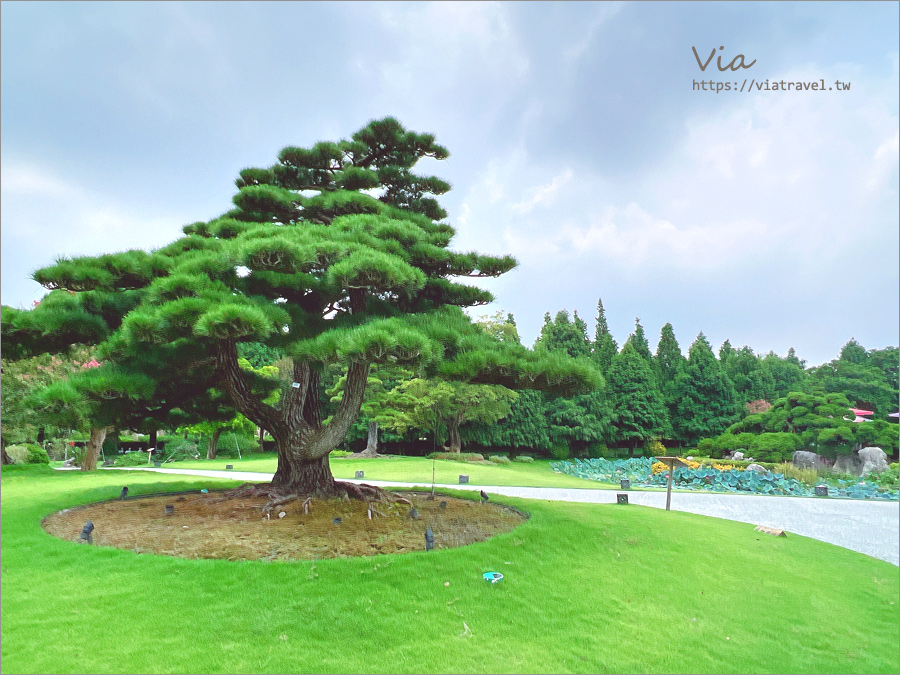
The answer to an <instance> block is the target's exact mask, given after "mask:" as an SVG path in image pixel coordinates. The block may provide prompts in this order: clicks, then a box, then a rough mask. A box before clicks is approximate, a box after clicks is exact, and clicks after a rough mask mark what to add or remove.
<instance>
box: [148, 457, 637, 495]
mask: <svg viewBox="0 0 900 675" xmlns="http://www.w3.org/2000/svg"><path fill="white" fill-rule="evenodd" d="M329 463H330V464H331V471H332V473H333V474H334V476H335V478H353V477H354V476H355V475H356V472H357V471H364V472H365V478H366V479H367V480H389V481H404V482H415V483H419V484H420V485H431V470H432V463H433V464H434V475H435V482H436V483H443V484H445V485H448V484H449V485H457V484H459V475H460V474H465V475H467V476H468V477H469V484H470V485H515V486H521V487H558V488H583V489H586V490H596V489H612V488H618V487H619V486H618V485H613V484H612V483H600V482H597V481H591V480H585V479H583V478H576V477H575V476H567V475H565V474H561V473H555V472H554V471H552V470H551V469H550V467H549V464H550V461H549V460H535V461H534V462H532V463H530V464H526V463H524V462H511V463H509V464H503V465H498V464H490V465H488V464H470V463H468V462H451V461H446V460H434V461H433V462H432V460H430V459H426V458H424V457H399V456H396V455H392V456H389V457H382V458H378V459H349V458H345V457H332V458H330V462H329ZM226 464H231V465H233V466H234V470H235V471H258V472H262V473H275V468H276V467H277V465H278V459H277V457H276V456H275V454H274V453H272V454H271V455H266V456H264V457H260V456H259V455H250V456H249V457H248V458H247V459H240V460H238V459H214V460H197V461H189V462H170V463H169V464H165V465H164V466H166V467H168V468H172V469H213V470H224V469H225V465H226Z"/></svg>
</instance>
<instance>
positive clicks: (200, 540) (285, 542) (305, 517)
mask: <svg viewBox="0 0 900 675" xmlns="http://www.w3.org/2000/svg"><path fill="white" fill-rule="evenodd" d="M394 494H396V495H397V496H400V497H405V498H406V499H408V500H409V501H411V502H412V508H415V510H416V511H417V513H418V518H413V517H410V511H411V507H410V506H409V505H407V504H403V503H393V504H383V503H376V504H375V505H374V508H375V509H377V511H378V512H380V514H379V513H373V514H372V517H371V518H369V513H368V504H367V503H366V502H361V501H358V500H350V501H347V500H343V501H342V500H312V501H311V502H310V504H309V509H308V513H304V508H303V502H302V501H293V502H290V503H287V504H284V505H282V506H279V507H276V508H275V509H274V510H273V511H272V513H271V514H270V516H269V517H268V518H267V517H266V516H265V515H264V514H263V506H264V505H265V504H266V502H267V499H266V498H264V497H248V498H235V499H223V498H222V494H221V493H215V492H209V493H192V494H182V495H171V496H150V497H133V498H129V499H125V500H124V501H119V500H116V501H108V502H100V503H97V504H90V505H87V506H81V507H77V508H73V509H66V510H64V511H59V512H57V513H54V514H51V515H50V516H47V517H46V518H45V519H44V520H43V522H42V525H43V527H44V529H45V530H46V531H47V532H48V533H50V534H52V535H53V536H55V537H59V538H60V539H65V540H68V541H80V540H81V539H80V535H81V529H82V528H83V527H84V524H85V522H86V521H88V520H90V521H91V522H92V523H93V524H94V528H95V529H94V532H93V542H94V545H99V546H114V547H116V548H121V549H126V550H130V551H134V552H135V553H154V554H159V555H170V556H176V557H179V558H216V559H226V560H310V559H320V558H344V557H351V556H369V555H377V554H380V553H409V552H411V551H423V550H425V528H426V527H427V526H428V525H430V526H431V529H432V531H433V532H434V547H435V548H436V549H441V548H455V547H457V546H466V545H467V544H472V543H474V542H476V541H484V540H485V539H489V538H490V537H493V536H494V535H497V534H501V533H503V532H509V531H510V530H512V529H513V528H515V527H516V526H517V525H519V524H521V523H522V521H523V520H524V519H525V518H526V516H524V515H523V514H522V513H520V512H518V511H516V510H515V509H512V508H509V507H505V506H502V505H499V504H494V503H492V502H487V503H486V504H482V503H480V502H472V501H468V500H464V499H456V498H454V497H447V496H441V495H440V494H438V495H437V496H436V498H435V499H434V500H433V501H432V500H428V499H426V497H427V496H428V495H429V493H421V492H409V491H406V492H397V493H394ZM442 503H443V504H444V506H443V507H441V504H442ZM166 505H172V506H174V507H175V508H174V513H172V514H171V515H166V513H165V507H166ZM281 513H284V516H282V517H279V515H280V514H281ZM337 518H340V522H337V523H336V522H335V519H337Z"/></svg>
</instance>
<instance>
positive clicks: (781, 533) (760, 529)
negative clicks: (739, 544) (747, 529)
mask: <svg viewBox="0 0 900 675" xmlns="http://www.w3.org/2000/svg"><path fill="white" fill-rule="evenodd" d="M754 529H755V530H756V531H757V532H765V533H766V534H771V535H772V536H773V537H786V536H787V534H785V532H784V530H777V529H775V528H774V527H766V526H765V525H757V526H756V527H755V528H754Z"/></svg>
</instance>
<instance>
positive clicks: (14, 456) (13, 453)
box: [6, 443, 50, 464]
mask: <svg viewBox="0 0 900 675" xmlns="http://www.w3.org/2000/svg"><path fill="white" fill-rule="evenodd" d="M6 454H7V455H9V458H10V459H11V460H12V461H13V462H14V463H15V464H49V463H50V457H49V455H47V451H46V450H44V449H43V448H42V447H41V446H39V445H35V444H34V443H24V444H22V445H10V446H7V448H6Z"/></svg>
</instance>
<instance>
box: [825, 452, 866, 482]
mask: <svg viewBox="0 0 900 675" xmlns="http://www.w3.org/2000/svg"><path fill="white" fill-rule="evenodd" d="M862 464H863V463H862V460H861V459H860V458H859V455H858V454H856V453H855V452H854V453H851V454H849V455H839V456H838V458H837V459H835V460H834V467H832V470H833V471H834V472H835V473H849V474H852V475H854V476H861V475H862Z"/></svg>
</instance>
